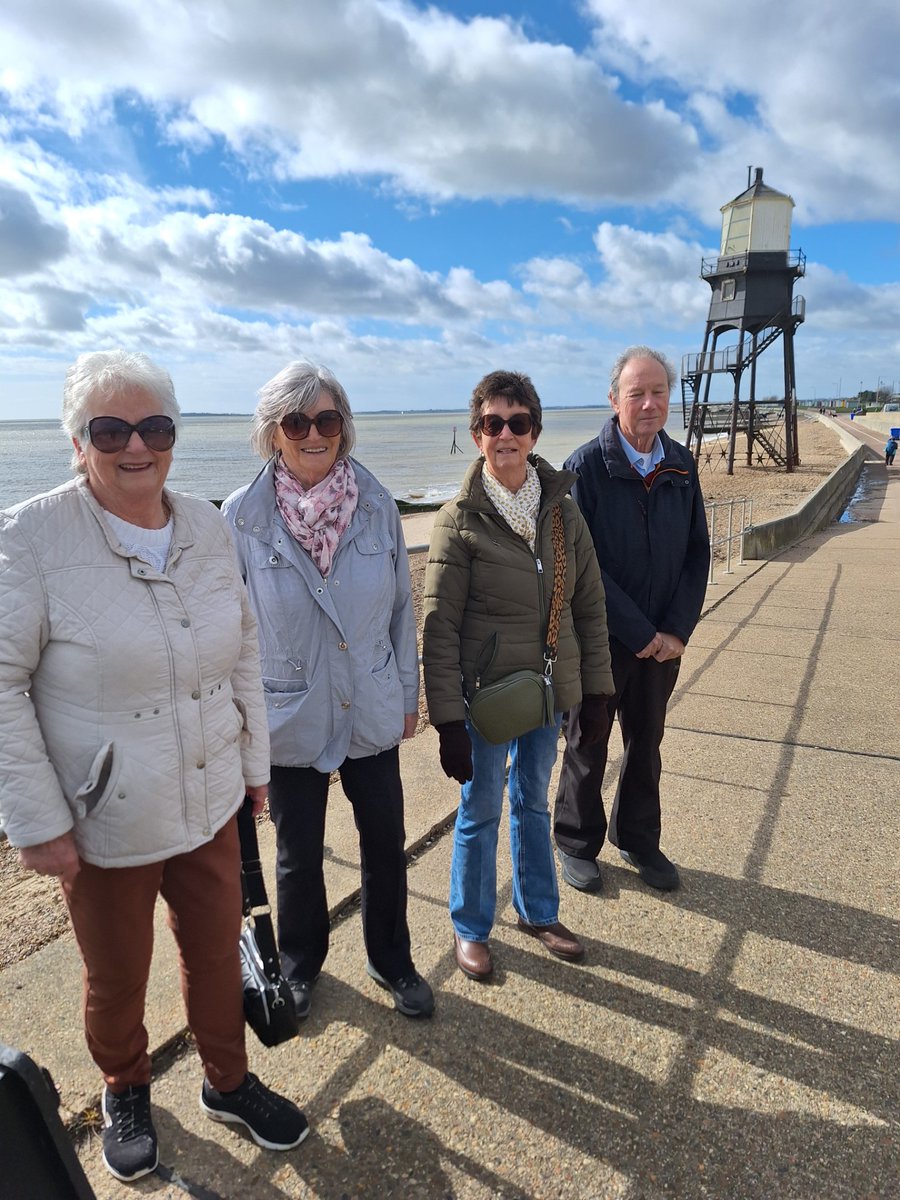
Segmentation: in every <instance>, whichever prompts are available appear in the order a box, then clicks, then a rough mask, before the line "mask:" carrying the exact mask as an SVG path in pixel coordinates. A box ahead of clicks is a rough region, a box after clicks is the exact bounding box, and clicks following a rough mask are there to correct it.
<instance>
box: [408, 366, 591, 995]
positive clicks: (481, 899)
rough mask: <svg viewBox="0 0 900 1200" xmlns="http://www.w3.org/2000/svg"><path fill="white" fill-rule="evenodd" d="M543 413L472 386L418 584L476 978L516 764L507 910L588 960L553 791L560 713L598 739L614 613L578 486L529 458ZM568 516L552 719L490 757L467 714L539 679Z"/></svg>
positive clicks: (459, 944)
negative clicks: (562, 873) (570, 897)
mask: <svg viewBox="0 0 900 1200" xmlns="http://www.w3.org/2000/svg"><path fill="white" fill-rule="evenodd" d="M541 423H542V413H541V402H540V400H539V398H538V395H537V392H536V391H535V389H534V385H533V384H532V382H531V380H530V379H529V378H528V376H527V375H520V374H518V373H515V372H510V371H494V372H492V373H491V374H490V375H487V376H485V378H484V379H482V380H481V382H480V383H479V384H478V386H477V387H476V388H475V391H474V392H473V394H472V400H471V403H470V422H469V427H470V429H471V432H472V436H473V438H474V440H475V444H476V445H477V446H478V448H479V450H480V451H481V457H480V458H479V459H478V460H477V461H476V462H475V463H473V465H472V467H471V468H470V469H469V471H468V472H467V474H466V477H465V479H464V481H463V485H462V490H461V491H460V494H459V495H458V496H457V497H456V499H455V500H453V501H451V502H450V503H449V504H446V505H445V506H444V507H443V508H442V509H441V511H440V512H439V513H438V515H437V517H436V519H435V524H434V532H433V534H432V539H431V546H430V549H429V554H428V569H427V573H426V577H425V631H424V647H423V657H424V666H425V690H426V695H427V698H428V709H429V715H430V718H431V723H432V724H433V725H434V726H435V727H436V728H437V731H438V736H439V738H440V758H441V767H442V768H443V770H444V772H445V774H447V775H448V776H449V777H450V778H451V779H456V780H457V781H458V782H459V783H460V784H461V785H462V788H461V794H460V806H459V812H458V814H457V819H456V829H455V833H454V844H453V862H452V866H451V880H450V916H451V920H452V922H453V927H454V942H455V950H456V960H457V963H458V965H459V967H460V970H462V971H463V973H464V974H466V975H468V976H469V977H470V978H472V979H478V980H483V979H486V978H487V977H488V976H489V975H490V974H491V972H492V970H493V961H492V957H491V952H490V948H489V946H488V937H489V935H490V931H491V928H492V926H493V923H494V914H495V909H496V874H497V869H496V868H497V834H498V828H499V824H500V813H501V808H502V803H503V789H504V783H505V780H506V764H507V759H509V761H510V768H509V798H510V799H509V822H510V848H511V852H512V863H513V906H514V907H515V909H516V913H517V914H518V927H519V929H520V930H521V931H522V932H523V933H526V934H529V935H530V936H532V937H535V938H537V939H538V940H539V941H540V942H542V943H543V945H544V946H545V947H546V948H547V949H548V950H549V951H550V953H552V954H556V955H557V956H558V957H560V958H563V959H567V960H569V961H576V960H578V959H580V958H581V957H582V955H583V953H584V950H583V947H582V945H581V943H580V942H579V941H578V939H577V938H576V937H575V936H574V935H573V934H572V933H570V931H569V930H568V929H566V928H565V926H564V925H562V924H561V923H560V921H559V890H558V887H557V882H556V870H555V866H554V862H553V850H552V846H551V841H550V818H549V812H548V806H547V791H548V787H549V783H550V773H551V771H552V769H553V764H554V762H555V761H556V754H557V742H558V735H559V725H560V719H561V715H562V713H563V712H564V711H565V710H566V709H568V708H569V707H571V706H572V705H573V704H577V703H579V702H580V703H581V705H582V713H584V712H585V711H587V712H588V713H590V714H592V717H593V722H594V726H595V728H594V729H593V730H592V732H593V733H594V734H595V736H596V739H597V740H599V739H600V738H601V737H602V736H605V734H606V721H607V716H606V711H607V710H606V705H605V703H604V702H603V701H604V697H606V696H608V695H610V694H611V693H612V691H613V680H612V672H611V669H610V658H609V646H608V638H607V631H606V605H605V601H604V595H603V584H602V583H601V579H600V569H599V567H598V565H597V557H596V554H595V552H594V546H593V542H592V540H591V536H590V533H589V532H588V530H587V527H586V525H585V523H584V519H583V517H582V516H581V513H580V512H579V510H578V508H577V507H576V505H575V504H574V502H573V501H572V500H571V498H570V497H569V495H568V491H569V488H570V487H571V486H572V484H573V483H574V481H575V476H574V474H572V473H571V472H568V471H557V470H555V469H554V468H553V467H551V466H550V464H549V463H547V462H545V461H544V460H543V459H541V458H539V457H537V455H535V454H533V453H532V451H533V449H534V445H535V443H536V442H537V439H538V435H539V434H540V431H541ZM557 506H558V507H559V508H560V511H561V514H562V517H563V529H564V533H565V557H566V572H565V586H564V592H563V604H562V612H561V616H560V629H559V640H558V653H557V660H556V663H555V665H554V669H553V693H554V710H555V717H554V720H553V722H552V723H551V724H549V725H546V726H543V727H541V728H538V729H533V730H531V731H529V732H528V733H525V734H522V735H521V736H519V737H517V738H515V739H513V740H512V741H511V742H508V743H504V744H502V745H499V746H496V745H492V744H490V743H489V742H487V741H485V739H484V738H483V737H481V735H480V734H479V733H478V731H477V730H476V729H475V728H474V727H473V725H472V723H471V721H470V720H469V719H468V703H467V702H468V700H469V699H470V698H471V697H472V696H473V695H474V692H475V687H476V671H478V672H480V680H479V682H480V683H481V684H482V685H486V684H490V683H493V682H495V681H496V680H498V679H502V678H504V677H505V676H507V675H510V674H511V673H512V672H514V671H520V670H524V669H530V670H533V671H542V670H543V668H544V648H545V639H546V635H547V623H548V617H549V610H550V599H551V594H552V592H553V576H554V555H553V547H552V535H551V525H552V514H553V510H554V508H556V507H557Z"/></svg>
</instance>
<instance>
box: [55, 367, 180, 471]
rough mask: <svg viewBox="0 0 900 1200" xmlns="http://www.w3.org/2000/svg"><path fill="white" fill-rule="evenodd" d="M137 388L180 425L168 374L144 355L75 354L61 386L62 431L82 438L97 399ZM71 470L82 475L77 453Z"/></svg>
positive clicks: (81, 462) (161, 411)
mask: <svg viewBox="0 0 900 1200" xmlns="http://www.w3.org/2000/svg"><path fill="white" fill-rule="evenodd" d="M132 388H137V389H139V390H140V391H142V392H147V393H149V394H150V395H151V396H152V397H153V398H154V399H155V400H156V401H158V403H159V411H160V413H161V414H162V415H163V416H166V417H171V419H172V420H173V421H174V422H175V427H176V429H177V428H178V426H179V425H180V424H181V409H180V408H179V407H178V401H177V400H176V399H175V388H174V386H173V384H172V379H171V376H170V375H169V373H168V371H164V370H163V368H162V367H158V366H157V365H156V363H155V362H153V360H152V359H150V358H148V356H147V355H146V354H140V353H137V352H131V351H128V350H93V351H91V352H90V353H89V354H79V356H78V357H77V358H76V359H75V361H74V362H73V363H72V365H71V366H70V367H69V369H68V370H67V371H66V382H65V384H64V385H63V410H62V427H63V430H64V431H65V433H66V434H68V436H69V437H70V438H78V439H83V438H84V431H85V428H86V426H87V423H88V421H89V420H90V417H91V406H92V405H93V403H94V401H95V400H96V399H97V398H98V397H103V398H104V399H108V398H109V397H110V396H115V395H116V393H117V392H124V391H127V390H130V389H132ZM72 469H73V470H74V471H75V472H76V473H77V474H79V475H83V474H84V473H85V471H86V468H85V465H84V462H83V461H82V459H81V457H80V455H79V454H78V451H77V450H76V451H75V453H74V454H73V455H72Z"/></svg>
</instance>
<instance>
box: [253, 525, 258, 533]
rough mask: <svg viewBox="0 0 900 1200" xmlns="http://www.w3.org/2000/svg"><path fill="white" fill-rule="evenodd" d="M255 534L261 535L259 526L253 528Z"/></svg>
mask: <svg viewBox="0 0 900 1200" xmlns="http://www.w3.org/2000/svg"><path fill="white" fill-rule="evenodd" d="M253 532H254V533H259V526H258V525H254V526H253Z"/></svg>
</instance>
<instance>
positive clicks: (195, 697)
mask: <svg viewBox="0 0 900 1200" xmlns="http://www.w3.org/2000/svg"><path fill="white" fill-rule="evenodd" d="M191 699H192V700H199V699H200V693H199V692H191Z"/></svg>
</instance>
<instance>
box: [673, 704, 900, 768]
mask: <svg viewBox="0 0 900 1200" xmlns="http://www.w3.org/2000/svg"><path fill="white" fill-rule="evenodd" d="M789 707H792V706H789ZM670 729H671V730H677V731H678V732H679V733H696V734H700V735H701V736H703V737H714V738H733V739H734V740H735V741H739V742H757V743H759V744H760V745H764V746H793V747H796V749H798V750H821V751H823V752H824V753H826V754H847V755H850V756H851V757H853V758H872V759H874V760H875V761H876V762H885V763H900V754H878V753H876V752H875V751H874V750H848V749H847V748H846V747H844V746H823V745H821V744H819V743H816V742H796V741H792V740H791V739H790V738H767V737H759V736H758V735H754V734H750V733H733V732H731V731H729V730H720V729H695V728H694V727H693V726H691V725H675V724H668V723H667V724H666V732H667V733H668V732H669V730H670Z"/></svg>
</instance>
